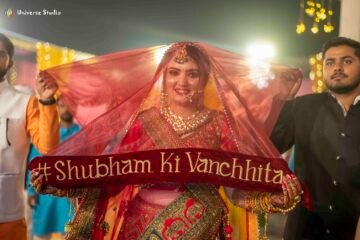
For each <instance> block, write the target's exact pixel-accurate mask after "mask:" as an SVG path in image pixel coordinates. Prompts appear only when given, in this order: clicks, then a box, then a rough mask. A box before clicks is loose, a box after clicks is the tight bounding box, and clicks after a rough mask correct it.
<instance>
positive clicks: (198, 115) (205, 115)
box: [160, 106, 212, 136]
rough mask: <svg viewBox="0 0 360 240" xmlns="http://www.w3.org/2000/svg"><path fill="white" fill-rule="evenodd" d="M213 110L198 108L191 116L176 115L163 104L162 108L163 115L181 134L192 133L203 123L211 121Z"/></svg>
mask: <svg viewBox="0 0 360 240" xmlns="http://www.w3.org/2000/svg"><path fill="white" fill-rule="evenodd" d="M211 112H212V111H211V110H209V109H204V110H202V111H199V110H198V111H196V112H195V113H194V114H192V115H191V116H189V117H182V116H179V115H176V114H175V113H174V112H173V111H171V109H170V107H168V106H162V107H161V108H160V113H161V115H162V116H163V117H164V118H165V120H166V121H167V122H168V123H169V124H170V125H171V126H172V128H173V129H174V130H175V132H176V133H177V134H178V135H180V136H181V135H184V134H187V133H190V132H192V131H194V130H195V129H197V128H199V127H200V126H202V125H203V124H205V123H207V122H208V121H209V117H210V114H211Z"/></svg>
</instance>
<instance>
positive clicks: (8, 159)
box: [0, 33, 59, 240]
mask: <svg viewBox="0 0 360 240" xmlns="http://www.w3.org/2000/svg"><path fill="white" fill-rule="evenodd" d="M13 54H14V45H13V44H12V42H11V41H10V40H9V39H8V38H7V37H6V36H5V35H3V34H1V33H0V239H1V240H10V239H11V240H12V239H17V240H23V239H26V223H25V218H24V214H25V211H24V208H25V206H24V177H25V167H26V157H27V153H28V150H29V144H30V141H31V142H32V143H33V144H34V145H35V146H36V147H37V149H39V151H40V152H41V153H43V154H46V153H48V152H49V151H50V150H51V149H52V148H54V147H55V146H56V145H57V144H58V143H59V120H58V113H57V110H56V104H55V103H56V101H55V99H54V94H55V92H56V90H57V85H56V83H55V82H54V80H53V79H52V78H51V77H50V76H48V75H44V74H41V75H40V76H39V77H38V78H37V80H36V90H37V92H38V96H39V98H36V97H33V96H30V95H26V94H25V93H22V92H19V91H17V90H16V89H15V88H13V87H12V86H11V85H9V84H8V83H7V81H6V79H5V75H6V73H7V72H8V70H9V69H10V68H11V67H12V65H13V59H12V58H13Z"/></svg>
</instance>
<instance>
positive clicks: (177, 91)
mask: <svg viewBox="0 0 360 240" xmlns="http://www.w3.org/2000/svg"><path fill="white" fill-rule="evenodd" d="M188 59H189V61H187V62H185V63H181V64H180V63H177V62H175V60H174V58H173V59H172V60H171V61H170V62H169V64H168V67H167V69H166V71H165V90H166V93H167V94H168V101H169V105H170V107H171V106H172V105H174V104H175V105H182V106H189V107H194V106H197V104H198V101H199V97H198V96H199V95H201V94H202V91H203V89H204V83H203V80H202V79H201V76H200V75H201V74H200V70H199V67H198V65H197V64H196V63H195V61H194V60H193V59H191V58H190V57H189V58H188Z"/></svg>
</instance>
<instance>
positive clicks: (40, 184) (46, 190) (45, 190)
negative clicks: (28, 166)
mask: <svg viewBox="0 0 360 240" xmlns="http://www.w3.org/2000/svg"><path fill="white" fill-rule="evenodd" d="M43 179H44V175H43V174H39V172H37V171H35V170H33V171H31V185H32V186H33V187H34V189H35V190H36V191H37V192H38V193H41V194H54V195H55V194H56V193H57V192H58V190H59V189H57V188H55V187H53V186H50V185H48V184H44V180H43Z"/></svg>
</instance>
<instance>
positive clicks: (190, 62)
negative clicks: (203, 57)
mask: <svg viewBox="0 0 360 240" xmlns="http://www.w3.org/2000/svg"><path fill="white" fill-rule="evenodd" d="M167 68H177V69H180V70H182V69H184V70H186V69H199V67H198V65H197V64H196V63H195V61H194V60H193V59H192V58H190V57H189V58H188V61H187V62H184V63H178V62H176V60H175V58H172V59H171V60H170V61H169V63H168V66H167Z"/></svg>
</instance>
